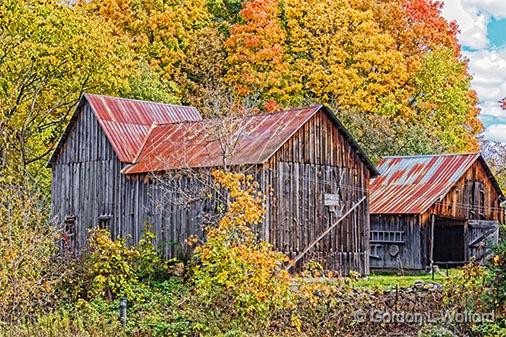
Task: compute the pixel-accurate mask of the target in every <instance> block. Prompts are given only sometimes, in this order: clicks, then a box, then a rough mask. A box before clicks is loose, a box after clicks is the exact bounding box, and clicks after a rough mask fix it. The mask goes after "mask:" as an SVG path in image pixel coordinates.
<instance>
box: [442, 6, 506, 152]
mask: <svg viewBox="0 0 506 337" xmlns="http://www.w3.org/2000/svg"><path fill="white" fill-rule="evenodd" d="M443 2H444V4H445V5H444V7H443V16H444V17H446V18H447V19H449V20H455V21H457V23H458V25H459V28H460V34H459V37H458V38H459V42H460V43H461V45H462V47H463V53H464V55H465V56H466V57H467V58H469V70H470V72H471V74H472V75H473V81H472V87H473V89H474V90H476V92H477V93H478V98H479V99H480V108H481V117H480V119H481V121H482V122H483V124H484V126H485V131H484V135H485V137H486V138H487V139H489V140H492V141H497V142H504V143H506V111H504V110H501V108H500V107H499V103H498V101H499V100H501V99H502V98H504V97H506V0H444V1H443Z"/></svg>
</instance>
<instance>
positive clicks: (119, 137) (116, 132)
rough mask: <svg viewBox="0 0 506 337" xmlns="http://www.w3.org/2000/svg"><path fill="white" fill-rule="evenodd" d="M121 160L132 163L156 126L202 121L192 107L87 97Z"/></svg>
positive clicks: (117, 98)
mask: <svg viewBox="0 0 506 337" xmlns="http://www.w3.org/2000/svg"><path fill="white" fill-rule="evenodd" d="M84 97H85V99H86V100H87V101H88V102H89V104H90V106H91V108H92V109H93V111H94V113H95V115H96V116H97V119H98V121H99V123H100V125H101V126H102V128H103V130H104V132H105V134H106V136H107V138H108V139H109V141H110V142H111V145H112V147H113V148H114V151H115V152H116V154H117V156H118V159H119V160H120V161H122V162H128V163H130V162H133V160H134V158H135V155H136V154H137V153H138V152H139V150H140V147H141V146H142V144H143V142H144V140H145V138H146V136H147V134H148V130H149V128H150V127H151V125H152V124H153V123H176V122H184V121H198V120H201V119H202V117H201V116H200V113H199V112H198V110H197V109H196V108H194V107H191V106H177V105H171V104H163V103H156V102H147V101H141V100H134V99H127V98H119V97H109V96H102V95H91V94H85V95H84Z"/></svg>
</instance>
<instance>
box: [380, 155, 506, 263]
mask: <svg viewBox="0 0 506 337" xmlns="http://www.w3.org/2000/svg"><path fill="white" fill-rule="evenodd" d="M378 171H379V173H380V175H379V176H378V177H377V178H375V179H373V180H372V181H371V186H370V195H371V203H370V207H371V238H370V244H371V251H370V253H371V256H370V267H371V269H373V268H375V269H414V270H416V269H418V270H420V269H426V268H430V267H431V266H432V265H438V266H443V267H447V266H448V267H450V266H455V265H462V264H464V263H465V262H468V261H470V260H471V259H477V260H480V259H482V258H483V257H485V256H486V255H487V254H488V253H489V251H490V246H491V245H493V244H494V243H496V242H497V240H498V234H499V225H500V224H503V223H504V210H503V209H501V207H500V204H501V201H503V200H504V194H503V193H502V191H501V189H500V187H499V185H498V183H497V181H496V179H495V178H494V176H493V174H492V172H491V171H490V168H489V167H488V166H487V163H486V162H485V160H484V159H483V157H482V156H481V155H480V154H479V153H471V154H448V155H421V156H407V157H385V158H384V159H383V160H382V161H381V162H380V163H379V164H378Z"/></svg>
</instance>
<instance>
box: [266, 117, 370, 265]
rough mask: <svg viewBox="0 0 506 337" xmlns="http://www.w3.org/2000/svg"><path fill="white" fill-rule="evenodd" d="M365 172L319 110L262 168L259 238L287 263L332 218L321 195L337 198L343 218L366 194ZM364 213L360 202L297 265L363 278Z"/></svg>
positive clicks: (366, 223)
mask: <svg viewBox="0 0 506 337" xmlns="http://www.w3.org/2000/svg"><path fill="white" fill-rule="evenodd" d="M369 176H370V172H369V170H368V168H367V167H366V166H365V165H364V163H363V162H362V161H361V160H360V158H359V157H358V155H357V153H356V151H355V150H354V149H353V148H351V146H350V145H349V143H348V142H347V141H346V140H345V139H344V137H343V135H342V133H340V132H339V131H338V130H337V129H336V128H335V127H334V126H333V124H332V121H331V120H330V119H329V118H328V117H327V115H326V114H325V113H324V112H323V111H320V112H319V113H318V114H316V115H315V116H313V117H312V118H311V119H310V120H309V121H308V122H307V123H306V124H305V125H304V126H303V127H302V128H301V129H300V130H298V131H297V132H296V133H295V134H294V135H293V136H292V137H291V139H290V140H289V141H288V142H287V143H285V144H284V145H283V146H282V148H280V149H279V150H278V151H277V153H276V154H275V155H274V156H273V157H272V158H271V159H270V160H269V161H268V163H267V164H266V165H265V173H264V177H265V178H264V188H269V187H271V189H272V194H269V199H268V204H267V221H266V222H267V224H266V228H265V229H264V233H265V234H264V235H265V237H266V238H267V239H268V240H269V241H270V242H271V243H272V244H273V245H274V247H276V248H277V249H279V250H281V251H283V252H285V253H286V254H288V255H289V256H290V257H291V258H293V257H295V256H297V255H298V254H299V253H300V252H302V251H303V250H304V248H306V247H307V246H308V245H309V244H310V243H311V242H312V241H313V240H315V239H316V237H318V235H320V234H321V233H323V232H324V231H325V230H326V229H327V228H328V227H329V226H330V225H331V224H332V223H334V222H335V221H336V220H337V219H338V216H337V215H336V214H335V213H333V212H331V210H330V208H329V207H328V206H325V205H324V196H325V194H326V193H330V194H338V195H339V196H340V198H341V200H342V207H343V213H344V212H345V211H346V210H348V209H350V208H351V207H352V206H353V205H354V204H355V203H356V202H357V201H359V200H360V198H361V197H362V196H364V195H367V193H368V184H369ZM368 242H369V212H368V202H367V201H366V202H364V203H362V204H361V205H360V206H359V207H358V208H357V209H356V210H355V211H354V212H353V213H351V214H350V215H349V216H348V217H347V218H346V219H345V220H344V221H343V222H341V223H340V224H339V225H338V226H337V227H336V228H335V229H334V230H332V231H331V232H330V233H329V234H328V235H327V236H326V237H325V238H323V239H322V240H321V241H320V242H319V243H318V244H317V245H316V246H315V247H314V248H313V249H312V250H311V251H310V252H309V253H308V254H307V256H306V257H305V258H304V259H303V260H302V263H301V265H304V264H306V263H307V262H308V261H318V262H320V263H321V264H322V265H323V266H324V268H326V269H327V270H334V271H338V272H341V273H342V274H347V273H348V272H349V271H350V270H354V271H357V272H360V273H362V274H368V272H369V258H368Z"/></svg>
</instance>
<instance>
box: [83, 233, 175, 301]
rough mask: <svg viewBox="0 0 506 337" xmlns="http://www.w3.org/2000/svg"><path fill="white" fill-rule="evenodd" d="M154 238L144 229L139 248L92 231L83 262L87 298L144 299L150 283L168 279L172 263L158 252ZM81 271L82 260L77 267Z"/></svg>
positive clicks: (108, 235)
mask: <svg viewBox="0 0 506 337" xmlns="http://www.w3.org/2000/svg"><path fill="white" fill-rule="evenodd" d="M154 238H155V235H154V233H153V232H151V231H150V230H149V228H145V229H144V233H143V236H142V238H141V240H140V241H139V244H138V245H137V246H132V247H128V246H127V245H126V243H125V241H124V240H123V239H116V240H112V239H111V234H110V232H109V231H108V230H105V229H99V228H93V229H91V230H90V236H89V240H88V246H89V249H88V252H86V254H85V256H84V260H83V261H82V263H83V274H84V275H83V282H82V285H83V288H86V289H85V291H84V294H82V295H84V296H83V297H84V298H87V299H93V298H104V299H108V300H114V299H117V298H119V297H122V296H125V297H127V298H128V299H129V300H134V301H139V300H142V299H143V297H144V296H143V293H144V292H145V284H146V283H147V282H150V281H153V280H156V279H163V278H167V276H169V271H170V267H171V263H173V262H175V261H174V260H170V261H167V260H165V259H163V258H162V257H161V256H160V255H159V254H158V252H157V250H156V248H155V246H154V244H153V241H154ZM77 268H79V261H78V264H77Z"/></svg>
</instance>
